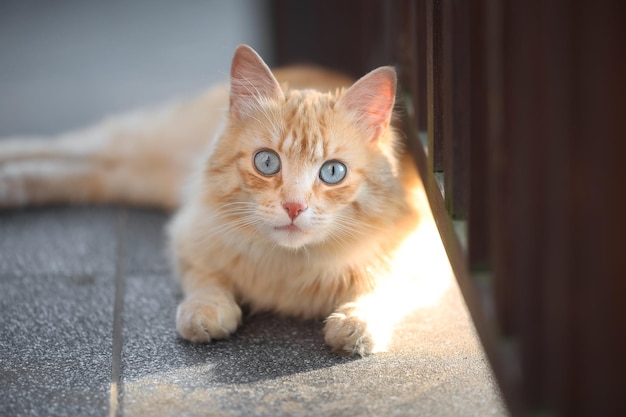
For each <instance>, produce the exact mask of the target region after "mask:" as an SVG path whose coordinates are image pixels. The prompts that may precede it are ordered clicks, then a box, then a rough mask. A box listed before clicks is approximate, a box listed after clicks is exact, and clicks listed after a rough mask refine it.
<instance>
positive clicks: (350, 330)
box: [324, 304, 381, 356]
mask: <svg viewBox="0 0 626 417" xmlns="http://www.w3.org/2000/svg"><path fill="white" fill-rule="evenodd" d="M324 340H325V341H326V343H327V344H328V345H329V346H330V347H331V348H332V349H333V350H334V351H336V352H338V353H343V354H348V355H355V354H358V355H361V356H366V355H369V354H371V353H374V352H377V351H379V350H381V346H380V343H379V341H378V340H377V338H376V336H375V334H374V333H372V332H371V331H370V330H369V329H368V323H367V320H366V319H365V318H364V316H363V315H362V314H360V311H359V309H358V308H357V306H355V305H354V304H348V305H345V306H343V307H342V308H340V309H339V310H337V311H336V312H334V313H333V314H331V315H330V316H329V317H328V319H326V325H325V326H324Z"/></svg>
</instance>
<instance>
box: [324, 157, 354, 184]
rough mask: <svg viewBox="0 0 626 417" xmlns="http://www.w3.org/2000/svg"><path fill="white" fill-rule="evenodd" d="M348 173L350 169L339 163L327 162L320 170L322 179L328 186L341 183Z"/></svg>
mask: <svg viewBox="0 0 626 417" xmlns="http://www.w3.org/2000/svg"><path fill="white" fill-rule="evenodd" d="M347 173H348V169H347V168H346V166H345V165H344V164H342V163H341V162H339V161H326V162H324V164H323V165H322V168H321V169H320V179H321V180H322V181H324V182H325V183H326V184H331V185H333V184H338V183H340V182H341V181H342V180H343V179H344V178H345V177H346V174H347Z"/></svg>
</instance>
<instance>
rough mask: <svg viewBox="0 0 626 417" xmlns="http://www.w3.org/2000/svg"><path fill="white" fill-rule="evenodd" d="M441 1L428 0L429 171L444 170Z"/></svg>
mask: <svg viewBox="0 0 626 417" xmlns="http://www.w3.org/2000/svg"><path fill="white" fill-rule="evenodd" d="M441 32H442V21H441V2H440V1H439V0H426V83H427V89H426V107H427V119H428V170H429V172H441V171H443V168H444V167H443V129H442V115H443V102H442V98H443V97H442V89H443V85H442V79H441V76H442V58H443V56H442V55H443V48H442V39H441V34H442V33H441Z"/></svg>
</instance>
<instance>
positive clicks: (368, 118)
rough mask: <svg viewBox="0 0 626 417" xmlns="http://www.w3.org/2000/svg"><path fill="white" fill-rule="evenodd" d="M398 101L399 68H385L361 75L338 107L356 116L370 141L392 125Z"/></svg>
mask: <svg viewBox="0 0 626 417" xmlns="http://www.w3.org/2000/svg"><path fill="white" fill-rule="evenodd" d="M395 100H396V71H395V70H394V69H393V67H381V68H378V69H375V70H374V71H372V72H370V73H369V74H367V75H365V76H363V77H362V78H360V79H359V80H358V81H357V82H356V83H354V84H353V85H352V87H350V88H349V89H348V90H347V91H346V92H345V93H344V94H343V96H341V97H340V98H339V101H338V102H337V106H339V107H341V108H343V109H345V110H347V111H349V112H350V113H352V114H353V115H354V116H355V119H356V123H357V125H358V127H359V128H360V129H361V130H362V131H363V133H364V134H365V135H366V136H367V138H368V140H369V141H370V142H375V141H377V140H378V139H379V138H380V136H381V135H382V133H383V132H384V131H385V129H387V127H389V123H390V122H391V114H392V112H393V105H394V103H395Z"/></svg>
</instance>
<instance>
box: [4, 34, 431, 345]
mask: <svg viewBox="0 0 626 417" xmlns="http://www.w3.org/2000/svg"><path fill="white" fill-rule="evenodd" d="M279 81H280V82H281V83H282V84H280V83H279ZM305 86H310V87H314V88H315V89H300V88H302V87H305ZM395 89H396V75H395V71H394V70H393V68H391V67H382V68H378V69H376V70H374V71H372V72H370V73H369V74H367V75H365V76H364V77H362V78H361V79H359V80H358V81H356V82H355V83H354V84H352V85H351V82H350V80H348V79H346V78H345V77H343V76H340V75H338V74H335V73H331V72H328V71H323V70H319V69H313V68H308V67H300V68H290V69H282V70H278V71H276V72H275V73H274V74H273V73H272V72H271V71H270V69H269V68H268V67H267V65H266V64H265V63H264V62H263V60H262V59H261V58H260V57H259V56H258V55H257V53H256V52H255V51H254V50H252V49H251V48H250V47H248V46H245V45H242V46H239V47H238V48H237V50H236V51H235V54H234V57H233V61H232V67H231V80H230V88H229V87H228V86H220V87H216V88H215V89H213V90H211V91H209V92H208V93H206V94H205V95H203V96H201V97H200V98H198V99H196V100H195V101H191V102H188V103H184V104H177V105H173V106H167V107H164V108H162V109H157V110H155V111H150V112H138V113H133V114H129V115H126V116H122V117H118V118H114V119H111V120H109V121H105V122H104V123H102V124H100V125H97V126H94V127H92V128H89V129H86V130H82V131H77V132H72V133H68V134H64V135H61V136H60V137H59V138H56V140H50V139H37V138H23V139H20V140H7V141H0V207H15V206H20V205H26V204H30V205H33V204H52V203H80V202H95V203H121V204H135V205H152V206H159V207H163V208H168V209H173V208H176V207H178V210H177V211H176V214H175V216H174V218H173V219H172V221H171V222H170V224H169V226H168V228H167V234H168V237H169V242H170V245H169V247H170V249H171V254H172V259H173V263H174V265H175V269H176V272H177V275H178V277H179V278H180V282H181V285H182V288H183V291H184V299H183V300H182V302H181V303H180V305H179V308H178V312H177V317H176V328H177V331H178V333H179V334H180V336H182V337H183V338H185V339H188V340H190V341H193V342H209V341H211V340H214V339H222V338H226V337H228V336H229V335H230V334H232V333H233V332H234V331H235V330H236V329H237V327H238V325H239V324H240V323H241V320H242V312H241V308H240V306H242V305H245V306H248V307H249V308H250V309H251V311H253V312H254V311H272V312H276V313H278V314H286V315H292V316H298V317H302V318H323V319H325V327H324V337H325V340H326V343H327V344H328V345H330V346H331V347H332V348H333V349H334V350H336V351H341V352H345V353H348V354H360V355H366V354H369V353H372V352H375V351H378V350H381V349H384V347H385V345H386V343H387V342H388V340H389V335H390V332H391V329H392V325H393V323H394V322H395V321H397V320H398V319H399V318H400V317H402V315H403V314H405V313H406V312H407V311H408V309H409V308H410V307H411V305H410V304H411V298H412V296H411V292H410V291H412V290H410V289H409V288H410V287H408V286H407V285H410V283H412V282H413V281H414V277H413V275H414V271H411V270H407V269H406V268H400V267H399V265H402V264H403V260H402V259H400V258H402V257H404V258H406V260H407V261H408V262H409V263H410V264H411V265H415V260H414V258H415V255H416V253H415V251H414V250H410V249H409V250H407V247H408V246H407V245H408V243H407V242H408V240H407V239H409V238H410V236H411V233H412V231H414V230H415V228H416V227H417V225H418V220H419V218H418V210H416V208H415V207H414V205H413V201H412V197H413V196H412V195H411V194H410V193H407V184H408V183H410V182H411V181H415V172H414V171H413V170H412V169H411V165H410V164H405V163H401V161H400V158H399V157H398V155H399V154H400V152H399V149H398V142H399V138H398V134H397V133H396V132H395V131H394V129H393V128H392V127H391V126H390V122H391V119H392V111H393V106H394V101H395ZM323 91H331V92H323ZM332 91H334V92H332ZM225 109H228V110H227V111H225ZM407 167H408V169H407ZM188 177H190V179H189V180H188V185H187V186H186V187H183V183H184V182H185V180H186V179H187V178H188ZM181 190H184V192H182V191H181Z"/></svg>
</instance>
